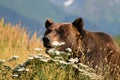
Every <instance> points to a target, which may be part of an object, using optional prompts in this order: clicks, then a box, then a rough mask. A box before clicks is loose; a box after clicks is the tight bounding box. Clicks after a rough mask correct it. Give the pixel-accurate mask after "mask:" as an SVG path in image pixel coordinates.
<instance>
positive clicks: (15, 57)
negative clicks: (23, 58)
mask: <svg viewBox="0 0 120 80" xmlns="http://www.w3.org/2000/svg"><path fill="white" fill-rule="evenodd" d="M18 58H19V56H17V55H14V56H13V57H12V58H10V59H8V60H7V61H13V60H17V59H18Z"/></svg>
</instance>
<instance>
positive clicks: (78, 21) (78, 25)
mask: <svg viewBox="0 0 120 80" xmlns="http://www.w3.org/2000/svg"><path fill="white" fill-rule="evenodd" d="M72 24H73V25H74V26H75V27H76V28H77V29H78V31H79V32H81V30H82V29H83V26H84V23H83V19H82V18H77V19H76V20H75V21H73V23H72Z"/></svg>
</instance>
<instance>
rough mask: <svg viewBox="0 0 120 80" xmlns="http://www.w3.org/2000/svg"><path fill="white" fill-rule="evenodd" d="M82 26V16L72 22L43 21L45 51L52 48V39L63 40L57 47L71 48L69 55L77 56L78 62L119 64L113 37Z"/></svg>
mask: <svg viewBox="0 0 120 80" xmlns="http://www.w3.org/2000/svg"><path fill="white" fill-rule="evenodd" d="M83 26H84V22H83V19H82V18H77V19H76V20H75V21H73V22H72V23H69V22H68V23H55V22H53V21H52V20H50V19H48V20H47V21H46V22H45V27H46V32H45V34H44V37H43V43H44V46H45V47H46V52H47V51H48V50H49V49H52V48H54V46H53V45H52V43H53V42H54V41H57V42H65V44H64V45H62V46H60V47H59V48H57V49H58V50H59V51H65V49H66V48H71V49H72V51H73V55H71V56H70V57H77V58H79V62H82V63H85V64H87V65H89V66H91V67H93V68H95V66H96V65H97V66H100V65H101V63H104V62H107V63H109V64H110V65H111V66H112V67H114V66H116V65H118V66H120V50H119V47H118V45H117V44H116V43H115V41H114V40H113V38H112V37H111V36H109V35H108V34H106V33H103V32H90V31H87V30H85V29H84V28H83Z"/></svg>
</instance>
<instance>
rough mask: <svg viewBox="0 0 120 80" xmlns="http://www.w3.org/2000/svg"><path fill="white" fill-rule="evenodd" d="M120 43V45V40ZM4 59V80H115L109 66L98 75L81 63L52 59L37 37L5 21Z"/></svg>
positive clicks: (0, 77) (0, 36)
mask: <svg viewBox="0 0 120 80" xmlns="http://www.w3.org/2000/svg"><path fill="white" fill-rule="evenodd" d="M116 41H117V42H118V43H119V44H120V38H116ZM53 53H54V54H55V55H56V51H53ZM57 53H58V52H57ZM69 53H70V52H69ZM61 54H62V53H61ZM63 54H64V55H63V56H64V57H67V56H68V55H65V54H66V53H65V52H64V53H63ZM67 54H68V53H67ZM0 55H1V56H0V80H114V79H112V78H110V76H109V68H108V67H109V66H108V67H106V66H107V65H106V66H104V67H98V68H97V69H96V70H97V71H95V70H94V69H92V68H89V67H88V66H86V65H83V64H81V63H78V62H77V59H73V60H72V61H74V62H72V61H71V60H69V62H66V61H65V60H64V59H63V58H62V57H61V56H52V57H49V56H48V55H46V54H45V50H44V47H43V45H42V41H41V40H40V38H37V34H36V33H34V34H33V36H32V37H30V36H29V32H27V29H25V28H21V25H20V24H17V25H15V26H14V25H12V24H10V23H8V24H5V23H4V19H1V20H0ZM65 59H67V58H65ZM102 69H104V70H105V72H103V71H102ZM96 72H97V73H96ZM118 75H119V74H118ZM117 79H120V78H119V77H118V78H117Z"/></svg>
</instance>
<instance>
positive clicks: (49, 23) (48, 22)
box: [45, 19, 53, 29]
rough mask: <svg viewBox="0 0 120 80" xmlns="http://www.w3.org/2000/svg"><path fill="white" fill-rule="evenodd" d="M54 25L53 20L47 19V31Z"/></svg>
mask: <svg viewBox="0 0 120 80" xmlns="http://www.w3.org/2000/svg"><path fill="white" fill-rule="evenodd" d="M52 24H53V21H52V20H51V19H47V20H46V22H45V27H46V29H47V28H48V27H49V26H51V25H52Z"/></svg>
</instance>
